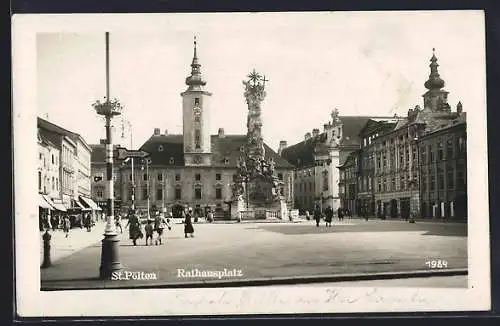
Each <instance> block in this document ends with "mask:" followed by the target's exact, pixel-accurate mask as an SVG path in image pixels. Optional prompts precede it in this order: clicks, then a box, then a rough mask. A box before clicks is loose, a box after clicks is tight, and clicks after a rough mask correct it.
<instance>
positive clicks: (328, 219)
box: [325, 206, 333, 227]
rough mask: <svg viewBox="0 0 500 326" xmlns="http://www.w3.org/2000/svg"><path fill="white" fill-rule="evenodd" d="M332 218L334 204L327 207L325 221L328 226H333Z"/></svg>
mask: <svg viewBox="0 0 500 326" xmlns="http://www.w3.org/2000/svg"><path fill="white" fill-rule="evenodd" d="M332 219H333V208H332V206H328V207H327V208H326V209H325V222H326V226H327V227H331V226H332Z"/></svg>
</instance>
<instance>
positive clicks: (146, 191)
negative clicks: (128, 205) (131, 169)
mask: <svg viewBox="0 0 500 326" xmlns="http://www.w3.org/2000/svg"><path fill="white" fill-rule="evenodd" d="M142 199H143V200H147V199H148V187H144V188H142Z"/></svg>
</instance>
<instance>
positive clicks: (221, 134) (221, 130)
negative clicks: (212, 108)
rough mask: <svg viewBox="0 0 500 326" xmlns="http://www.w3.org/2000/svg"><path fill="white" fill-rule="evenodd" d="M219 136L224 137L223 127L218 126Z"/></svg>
mask: <svg viewBox="0 0 500 326" xmlns="http://www.w3.org/2000/svg"><path fill="white" fill-rule="evenodd" d="M218 134H219V138H224V128H219V132H218Z"/></svg>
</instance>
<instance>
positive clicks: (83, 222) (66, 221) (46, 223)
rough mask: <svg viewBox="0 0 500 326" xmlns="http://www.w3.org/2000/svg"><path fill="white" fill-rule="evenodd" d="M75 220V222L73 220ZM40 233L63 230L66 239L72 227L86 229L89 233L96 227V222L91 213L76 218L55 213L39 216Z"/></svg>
mask: <svg viewBox="0 0 500 326" xmlns="http://www.w3.org/2000/svg"><path fill="white" fill-rule="evenodd" d="M72 218H73V222H72V220H71V219H72ZM39 223H40V231H43V230H52V231H56V230H58V229H61V230H62V231H63V232H64V233H65V237H66V238H67V237H69V231H70V230H71V228H72V227H74V226H77V227H80V228H82V227H85V228H86V229H87V231H88V232H90V231H91V230H92V227H93V226H94V221H93V220H92V216H91V215H90V213H82V214H81V215H78V216H75V215H72V217H70V215H68V214H57V213H54V214H52V215H51V216H50V215H48V214H39Z"/></svg>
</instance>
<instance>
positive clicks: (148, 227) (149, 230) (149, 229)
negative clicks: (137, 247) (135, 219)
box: [144, 219, 153, 246]
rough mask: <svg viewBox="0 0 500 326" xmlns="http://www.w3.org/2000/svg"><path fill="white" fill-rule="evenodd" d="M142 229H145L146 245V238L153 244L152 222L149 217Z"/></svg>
mask: <svg viewBox="0 0 500 326" xmlns="http://www.w3.org/2000/svg"><path fill="white" fill-rule="evenodd" d="M144 229H145V231H146V246H148V239H149V240H151V241H150V242H151V245H153V224H152V223H151V220H150V219H148V224H147V225H146V227H145V228H144Z"/></svg>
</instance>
